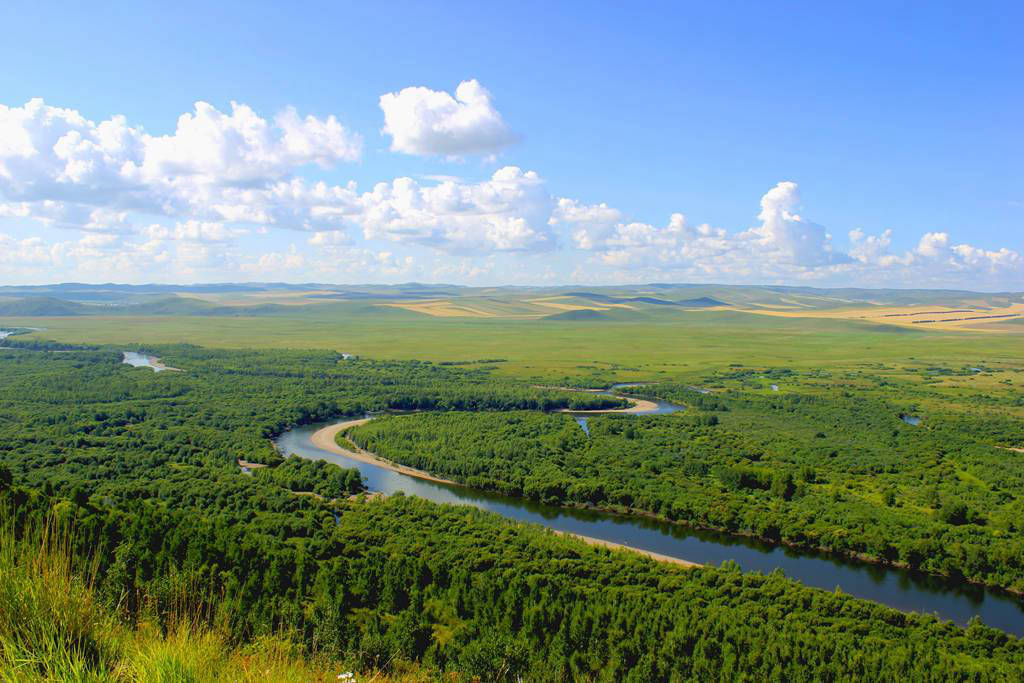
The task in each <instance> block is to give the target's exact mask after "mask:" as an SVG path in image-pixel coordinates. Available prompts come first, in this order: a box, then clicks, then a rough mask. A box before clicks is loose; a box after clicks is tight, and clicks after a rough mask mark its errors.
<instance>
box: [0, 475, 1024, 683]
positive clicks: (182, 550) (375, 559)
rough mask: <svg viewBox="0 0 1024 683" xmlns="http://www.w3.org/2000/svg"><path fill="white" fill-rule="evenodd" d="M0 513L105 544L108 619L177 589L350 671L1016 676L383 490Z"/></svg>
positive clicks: (1019, 669)
mask: <svg viewBox="0 0 1024 683" xmlns="http://www.w3.org/2000/svg"><path fill="white" fill-rule="evenodd" d="M0 509H2V510H3V511H4V516H5V519H6V520H7V522H6V523H13V524H14V525H15V528H16V529H22V528H24V527H26V526H28V527H29V528H32V527H33V524H34V525H35V526H38V524H39V523H40V522H39V520H40V519H41V518H42V516H44V515H46V514H51V515H53V514H56V515H58V516H59V517H60V518H62V519H66V520H73V522H74V526H75V529H76V535H75V539H76V543H77V547H76V551H77V553H78V555H79V556H81V557H96V555H94V554H93V552H94V550H95V549H96V548H102V549H105V550H109V552H101V553H100V554H99V555H98V557H99V558H101V561H102V566H100V567H99V568H98V571H96V576H98V577H100V578H99V580H98V586H97V590H98V591H99V593H100V594H101V595H105V596H107V598H106V599H107V600H108V601H109V602H110V603H111V604H116V605H119V609H120V611H121V613H122V614H123V615H125V617H124V618H126V619H131V615H132V614H135V613H136V610H137V609H138V606H137V605H134V604H133V601H132V599H131V598H132V596H140V595H146V596H147V597H148V600H149V604H148V606H147V609H148V610H149V613H151V614H156V615H157V619H158V620H159V618H160V615H161V614H173V613H174V612H175V611H176V610H179V611H180V609H181V606H180V604H179V603H180V601H181V600H183V599H186V600H188V601H189V602H190V604H191V606H192V608H193V609H194V611H195V613H197V614H201V615H204V616H205V619H207V620H208V621H209V622H210V623H222V624H223V623H225V622H226V623H227V625H228V632H230V633H231V634H233V635H234V637H236V638H238V639H244V638H248V637H252V636H253V635H254V634H260V633H264V634H269V633H288V634H290V635H291V636H292V637H294V638H297V639H299V640H301V641H302V642H305V643H306V644H307V647H308V648H309V649H310V651H311V652H315V653H318V654H320V655H330V656H333V657H335V658H340V659H342V660H343V661H347V662H349V663H350V664H351V665H352V666H354V667H357V668H364V669H372V668H378V667H381V668H385V669H389V668H392V667H397V666H399V664H400V663H403V662H409V661H419V662H421V663H422V664H423V665H424V666H425V667H427V668H428V669H432V670H435V671H452V672H456V673H457V675H458V677H459V678H460V679H462V680H467V681H468V680H481V681H485V680H519V679H520V677H521V679H522V680H530V681H564V680H600V681H620V680H621V681H636V682H647V681H662V680H663V681H668V680H673V681H675V680H694V681H697V680H701V681H703V680H708V679H717V680H748V681H793V680H878V681H883V680H934V681H945V680H949V681H966V680H972V681H1012V680H1019V679H1020V677H1021V676H1024V649H1022V645H1021V641H1020V640H1018V639H1015V638H1013V637H1012V636H1008V635H1006V634H1004V633H1002V632H1000V631H997V630H994V629H990V628H987V627H985V626H983V625H981V624H980V623H974V624H972V625H971V626H970V627H969V628H967V629H961V628H959V627H956V626H953V625H952V624H948V623H941V622H939V621H938V620H936V619H935V618H934V617H931V616H918V615H908V614H904V613H902V612H898V611H896V610H892V609H889V608H886V607H882V606H880V605H877V604H874V603H870V602H867V601H863V600H857V599H855V598H851V597H849V596H845V595H842V594H841V593H829V592H826V591H821V590H816V589H811V588H806V587H803V586H801V585H799V584H797V583H795V582H793V581H790V580H788V579H786V578H785V577H783V576H782V575H781V574H772V575H768V576H762V575H758V574H743V573H741V572H739V571H738V570H737V569H735V568H730V567H723V568H722V569H684V568H680V567H676V566H674V565H665V564H659V563H657V562H654V561H652V560H649V559H647V558H644V557H642V556H639V555H635V554H632V553H628V552H621V551H620V552H615V551H609V550H605V549H601V548H593V547H591V546H587V545H585V544H583V543H581V542H580V541H576V540H574V539H570V538H564V537H560V536H556V535H554V534H552V533H550V532H546V531H544V530H542V529H540V528H538V527H533V526H523V525H517V524H514V523H511V522H509V521H507V520H504V519H502V518H500V517H498V516H496V515H493V514H490V513H485V512H481V511H478V510H475V509H472V508H464V507H455V506H438V505H435V504H433V503H429V502H426V501H422V500H419V499H415V498H407V497H405V496H400V495H399V496H393V497H391V498H388V499H385V500H379V501H372V502H366V503H359V502H356V503H344V504H338V505H337V506H335V507H333V508H332V507H328V506H327V504H326V503H314V505H313V507H312V508H311V509H310V510H309V511H308V514H306V515H304V516H297V517H296V518H295V520H294V523H293V524H292V525H290V526H288V527H287V528H285V529H282V530H281V532H280V533H277V534H271V533H266V532H265V531H261V530H258V529H255V528H247V527H245V526H239V525H236V524H233V523H231V522H230V514H222V513H219V512H217V511H216V510H214V509H210V510H207V511H206V512H205V513H199V512H196V511H181V510H175V509H174V508H172V507H170V506H168V505H167V504H166V503H165V502H163V501H159V500H148V501H136V502H135V503H134V504H133V505H129V506H126V507H125V508H123V509H115V508H111V507H106V506H102V505H93V504H91V503H86V504H85V505H84V506H81V505H79V504H77V503H75V502H73V501H70V500H63V501H56V502H55V501H54V500H53V499H50V498H48V497H45V496H42V495H40V494H38V493H36V492H30V491H26V490H24V489H22V488H21V487H19V486H17V485H15V486H13V487H9V486H8V487H6V490H5V491H3V492H0ZM48 511H49V512H48ZM250 512H251V514H254V515H256V516H261V514H262V513H261V512H260V511H259V510H258V509H253V510H251V511H250ZM335 515H338V516H337V521H335Z"/></svg>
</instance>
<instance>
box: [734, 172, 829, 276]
mask: <svg viewBox="0 0 1024 683" xmlns="http://www.w3.org/2000/svg"><path fill="white" fill-rule="evenodd" d="M799 203H800V195H799V193H798V190H797V184H796V183H794V182H791V181H784V182H781V183H779V184H778V185H776V186H775V187H773V188H772V189H771V190H769V191H768V192H766V193H765V194H764V196H763V197H761V213H759V214H758V216H757V217H758V219H759V220H760V221H761V225H760V226H758V227H756V228H751V229H750V230H749V231H747V232H745V233H742V234H740V235H739V239H740V240H744V239H749V240H751V241H752V242H753V244H754V248H755V249H757V251H758V252H759V253H760V254H761V256H762V257H763V258H767V259H769V260H772V261H775V262H778V263H781V264H785V265H794V266H799V267H814V266H824V265H829V264H835V263H844V262H847V261H849V257H847V256H846V255H845V254H840V253H836V252H834V251H833V250H832V243H831V242H832V237H831V235H829V234H828V233H826V232H825V228H823V227H822V226H820V225H818V224H816V223H812V222H811V221H809V220H806V219H804V218H802V217H801V216H800V215H799V214H797V213H795V210H796V207H797V205H798V204H799Z"/></svg>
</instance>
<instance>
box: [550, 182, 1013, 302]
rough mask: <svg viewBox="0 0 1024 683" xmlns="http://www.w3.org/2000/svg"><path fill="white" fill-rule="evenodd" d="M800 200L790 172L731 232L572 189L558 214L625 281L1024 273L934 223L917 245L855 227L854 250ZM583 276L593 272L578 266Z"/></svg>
mask: <svg viewBox="0 0 1024 683" xmlns="http://www.w3.org/2000/svg"><path fill="white" fill-rule="evenodd" d="M798 203H799V194H798V187H797V185H796V183H792V182H781V183H779V184H777V185H776V186H775V187H774V188H772V189H771V190H769V191H768V192H767V193H765V195H764V196H763V197H762V198H761V211H760V213H759V214H758V218H759V219H760V221H761V223H760V225H758V226H755V227H753V228H750V229H749V230H746V231H743V232H739V233H735V234H731V235H730V234H729V233H727V232H726V231H725V230H724V229H722V228H714V227H711V226H710V225H707V224H703V225H698V226H691V225H690V224H689V223H688V222H687V220H686V218H685V217H684V216H683V215H682V214H678V213H677V214H673V215H672V216H671V218H670V220H669V222H668V224H667V225H666V226H664V227H656V226H654V225H650V224H648V223H641V222H632V223H627V222H623V221H622V220H620V216H619V214H618V212H617V211H615V210H614V209H611V208H609V207H608V206H606V205H604V204H601V205H596V206H584V205H580V204H578V203H576V202H574V201H572V200H567V199H562V200H559V205H558V208H557V209H556V210H555V212H554V214H553V216H552V221H553V222H555V223H563V224H566V225H568V226H569V228H570V230H571V231H572V239H573V242H574V244H575V245H576V247H577V248H579V249H581V250H585V251H589V252H591V253H592V254H593V262H594V263H595V264H597V265H599V266H605V267H607V268H610V269H614V270H613V271H612V272H611V278H612V279H621V280H622V281H636V280H637V279H638V278H644V277H646V278H651V279H687V278H692V279H700V280H705V281H706V280H710V279H714V280H718V281H723V282H774V281H791V280H794V279H796V280H817V281H825V280H830V281H844V280H845V281H846V282H849V281H851V280H852V281H855V282H859V283H860V284H869V285H873V284H881V283H886V282H888V283H898V284H901V285H905V286H914V285H915V284H916V285H920V284H921V283H929V284H941V285H943V286H945V285H948V284H950V283H952V282H957V283H958V284H960V285H962V286H971V285H972V284H974V285H977V284H978V283H979V282H981V281H985V282H996V281H998V280H999V279H1000V278H1004V277H1006V276H1008V275H1011V274H1014V273H1016V274H1017V275H1018V276H1019V274H1020V270H1021V267H1022V265H1024V262H1022V259H1021V257H1020V255H1019V254H1018V253H1017V252H1015V251H1013V250H1011V249H1007V248H1002V249H999V250H997V251H989V250H985V249H981V248H978V247H974V246H971V245H968V244H957V245H951V244H950V238H949V235H948V234H947V233H944V232H929V233H926V234H925V235H924V236H922V237H921V239H920V241H919V242H918V244H917V246H915V247H914V248H913V249H910V250H907V251H905V252H903V253H896V254H894V253H891V252H890V247H891V245H892V231H891V230H886V231H885V232H883V233H882V234H880V235H868V234H866V233H865V232H864V231H862V230H859V229H858V230H852V231H850V232H849V239H850V248H849V252H848V253H844V252H842V251H841V250H838V249H837V248H836V247H835V246H834V245H833V242H832V237H831V235H829V234H828V233H827V232H826V230H825V228H824V227H822V226H820V225H817V224H815V223H813V222H811V221H809V220H807V219H805V218H803V217H802V216H800V215H799V214H797V213H796V207H797V205H798ZM606 275H607V274H606ZM573 277H574V278H575V279H585V277H586V276H585V275H584V274H583V273H582V272H579V271H577V272H576V273H575V274H574V276H573Z"/></svg>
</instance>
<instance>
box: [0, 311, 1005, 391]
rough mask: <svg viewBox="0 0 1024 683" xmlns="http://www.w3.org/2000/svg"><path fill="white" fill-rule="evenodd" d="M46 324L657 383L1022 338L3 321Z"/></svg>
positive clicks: (744, 329)
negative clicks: (727, 368)
mask: <svg viewBox="0 0 1024 683" xmlns="http://www.w3.org/2000/svg"><path fill="white" fill-rule="evenodd" d="M0 325H5V326H11V327H17V326H29V327H41V328H44V330H43V331H41V332H36V333H34V334H33V335H32V336H34V337H39V338H45V339H54V340H57V341H63V342H74V343H101V344H164V343H180V342H187V343H192V344H197V345H199V346H208V347H220V348H318V349H330V350H336V351H341V352H344V353H351V354H355V355H358V356H361V357H366V358H379V359H417V360H433V361H459V360H475V359H480V358H503V359H507V360H508V361H509V362H508V363H507V364H504V365H503V366H502V370H501V372H503V373H512V374H515V375H518V376H529V377H532V376H538V377H561V376H563V375H569V376H575V375H586V374H590V373H592V372H593V370H594V369H599V370H601V371H603V372H610V373H612V376H614V377H616V378H620V379H657V378H658V376H659V373H670V374H690V373H694V372H700V371H703V370H707V369H709V368H713V367H718V366H723V365H728V364H729V363H744V364H748V365H749V364H760V365H791V366H792V367H803V368H807V367H815V366H820V365H829V366H833V365H848V364H852V363H860V362H864V361H879V362H892V361H904V360H908V359H910V358H916V359H918V360H933V361H943V362H953V363H974V364H977V363H979V362H989V363H1008V364H1014V363H1019V362H1020V361H1021V360H1022V357H1024V353H1022V351H1024V344H1022V342H1021V337H1020V336H1019V335H1016V334H1012V333H988V332H961V331H949V332H946V331H924V330H922V331H918V330H907V329H906V328H902V327H895V326H880V325H875V324H870V323H860V322H856V321H846V320H827V319H816V318H775V317H770V316H763V315H754V314H747V313H736V312H728V311H707V312H686V313H679V314H676V315H674V316H672V317H671V318H667V319H665V320H660V321H646V322H632V323H630V322H608V321H600V322H597V321H574V322H555V321H536V320H507V319H478V318H431V317H428V316H418V315H415V314H404V313H400V312H399V313H395V314H388V315H379V316H365V315H364V316H358V315H353V316H342V315H332V316H317V315H310V314H303V315H295V316H294V317H292V316H287V317H285V316H275V317H197V316H173V317H162V316H153V317H116V318H115V317H93V316H88V317H85V316H82V317H62V318H52V317H51V318H0Z"/></svg>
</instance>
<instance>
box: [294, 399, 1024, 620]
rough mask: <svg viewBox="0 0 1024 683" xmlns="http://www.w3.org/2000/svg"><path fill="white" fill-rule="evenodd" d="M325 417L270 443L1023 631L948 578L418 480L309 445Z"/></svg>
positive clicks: (992, 603)
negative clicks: (974, 617)
mask: <svg viewBox="0 0 1024 683" xmlns="http://www.w3.org/2000/svg"><path fill="white" fill-rule="evenodd" d="M626 386H629V385H615V386H613V387H612V389H611V390H612V391H614V390H615V389H618V388H625V387H626ZM655 405H656V408H654V409H651V410H647V411H643V413H642V414H665V413H672V412H676V411H678V410H683V409H684V407H683V406H679V405H673V404H671V403H665V402H661V401H659V402H656V403H655ZM634 414H638V413H634ZM574 417H575V418H576V419H577V421H579V420H580V419H581V417H582V416H581V415H580V414H578V413H577V414H574ZM582 419H583V420H584V422H583V423H582V425H581V426H583V427H584V429H586V423H585V418H582ZM328 424H331V423H320V424H315V425H306V426H303V427H299V428H296V429H293V430H291V431H288V432H285V433H284V434H282V435H281V436H280V437H278V438H277V440H276V442H275V443H276V445H277V448H278V450H279V451H280V452H281V453H283V454H285V455H288V454H291V453H295V454H297V455H299V456H301V457H303V458H310V459H314V460H326V461H328V462H333V463H336V464H338V465H341V466H342V467H356V468H358V469H359V471H360V472H361V473H362V475H363V478H364V480H365V481H366V484H367V486H368V488H369V489H370V490H371V491H380V492H382V493H385V494H391V493H395V492H398V491H403V492H405V493H406V494H408V495H414V496H420V497H421V498H426V499H428V500H432V501H434V502H436V503H448V504H453V505H472V506H474V507H477V508H480V509H482V510H488V511H490V512H495V513H497V514H499V515H502V516H504V517H508V518H510V519H514V520H517V521H520V522H530V523H534V524H541V525H543V526H546V527H548V528H550V529H553V530H555V531H558V532H563V533H568V534H575V535H578V536H585V537H589V538H591V539H597V540H598V541H604V542H609V543H614V544H619V545H623V546H626V547H628V548H634V549H637V550H642V551H646V552H650V553H657V554H659V555H664V556H667V557H670V558H677V559H681V560H687V561H689V562H696V563H699V564H706V565H719V564H721V563H722V562H724V561H726V560H734V561H736V562H738V563H739V565H740V566H741V567H742V568H743V570H744V571H760V572H764V573H767V572H771V571H773V570H775V569H781V570H782V571H783V572H784V573H785V575H786V576H787V577H789V578H791V579H795V580H797V581H800V582H801V583H803V584H806V585H808V586H814V587H817V588H823V589H825V590H833V589H835V588H836V587H839V588H840V589H841V590H842V591H843V592H844V593H847V594H849V595H854V596H856V597H859V598H866V599H868V600H874V601H876V602H880V603H882V604H885V605H889V606H890V607H895V608H896V609H900V610H903V611H907V612H910V611H913V612H921V613H934V614H937V615H938V616H939V617H940V618H942V619H951V620H952V621H954V622H955V623H957V624H960V625H965V624H966V623H967V621H968V620H969V619H970V618H971V617H973V616H978V617H980V618H981V620H982V621H983V622H985V623H986V624H988V625H989V626H993V627H995V628H999V629H1002V630H1004V631H1007V632H1009V633H1013V634H1015V635H1018V636H1024V604H1022V603H1020V602H1018V601H1017V600H1016V599H1014V598H1013V597H1011V596H1007V595H1004V594H1002V593H999V592H997V591H993V590H989V589H986V588H981V587H978V586H971V585H952V584H951V583H950V582H948V581H946V580H944V579H942V578H938V577H932V576H927V575H924V574H920V573H917V572H911V571H907V570H902V569H893V568H886V567H880V566H876V565H870V564H864V563H856V562H852V561H846V560H843V559H839V558H835V557H831V556H827V555H820V554H815V553H809V552H804V551H796V550H792V549H789V548H784V547H782V546H772V545H769V544H765V543H761V542H759V541H756V540H753V539H748V538H743V537H736V536H731V535H728V534H722V533H715V532H705V531H695V530H693V529H687V528H685V527H682V526H679V525H676V524H669V523H666V522H658V521H655V520H651V519H647V518H644V517H632V516H631V517H623V516H618V515H613V514H609V513H602V512H596V511H589V510H575V509H568V508H562V507H557V506H551V505H542V504H540V503H536V502H532V501H528V500H523V499H520V498H510V497H507V496H501V495H497V494H491V493H487V492H484V491H478V490H475V489H471V488H467V487H464V486H459V485H454V484H442V483H437V482H432V481H426V480H424V479H419V478H416V477H414V476H410V475H408V474H403V473H400V472H395V471H393V470H390V469H387V468H385V467H381V466H379V465H374V464H372V463H367V462H361V461H357V460H354V459H351V458H348V457H345V456H344V455H340V454H337V453H332V452H330V451H327V450H324V449H322V448H318V447H317V446H315V445H313V442H312V441H311V437H312V435H313V434H314V433H315V432H317V431H319V430H320V429H321V428H323V427H325V426H327V425H328Z"/></svg>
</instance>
